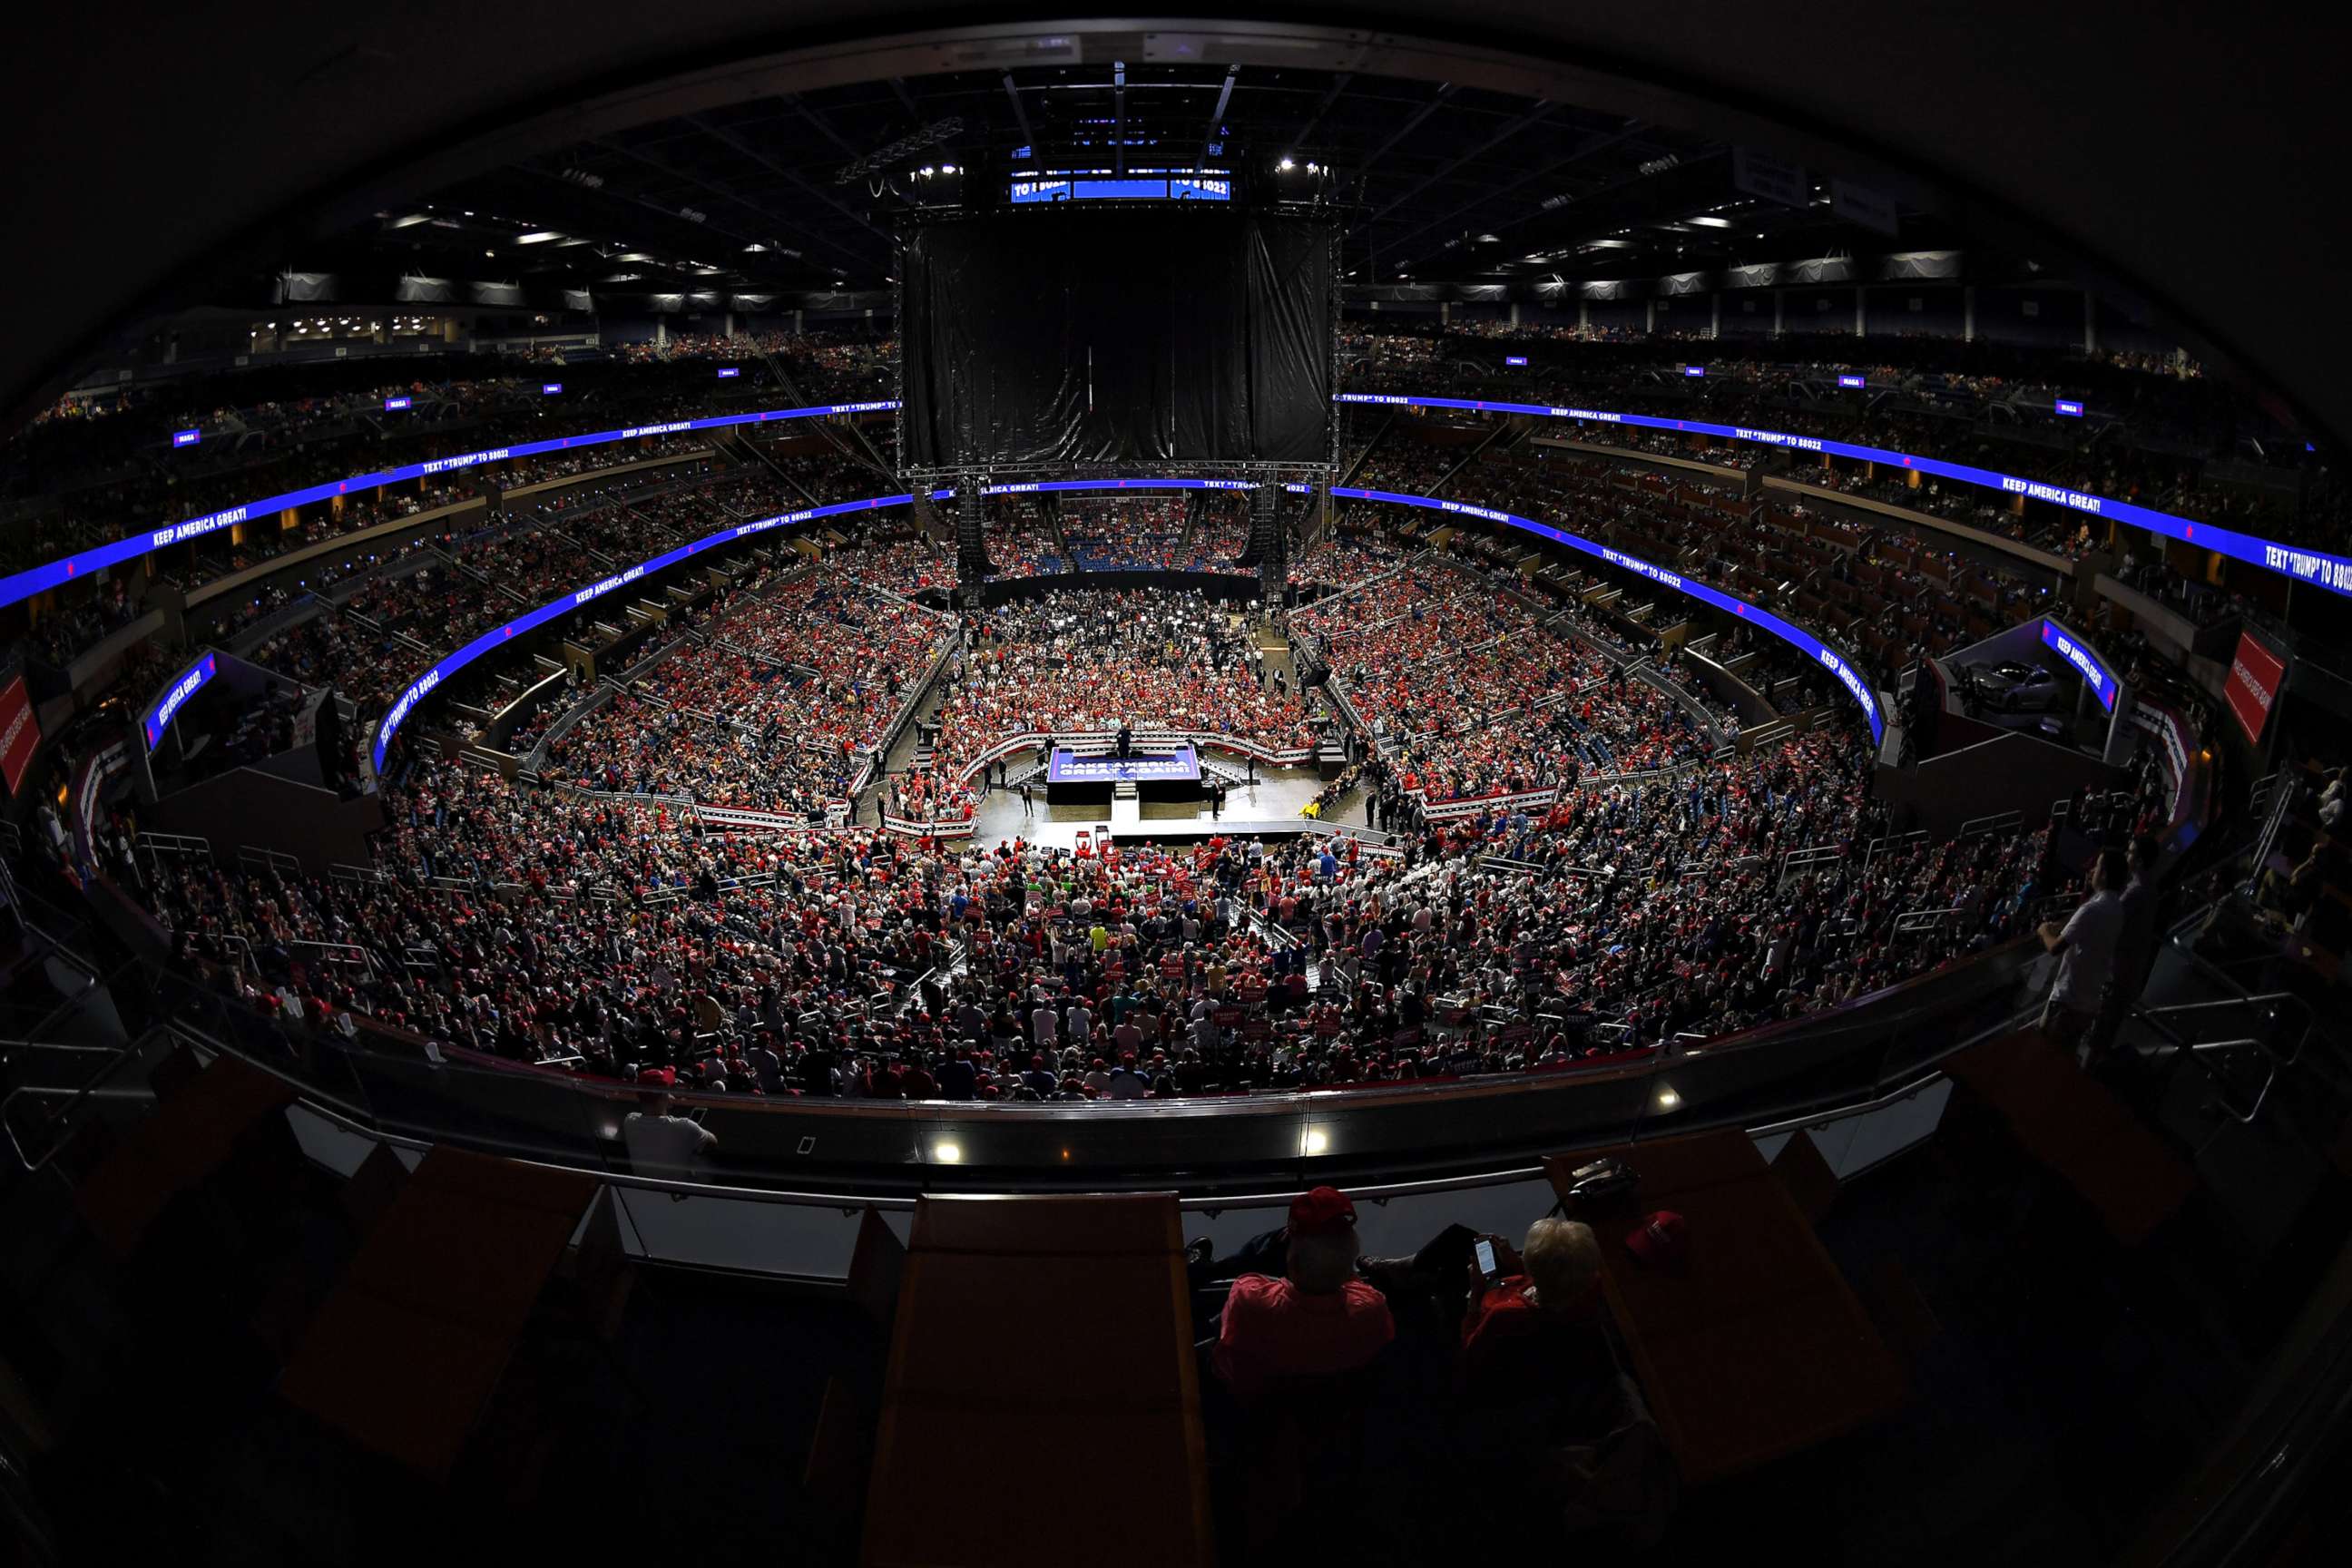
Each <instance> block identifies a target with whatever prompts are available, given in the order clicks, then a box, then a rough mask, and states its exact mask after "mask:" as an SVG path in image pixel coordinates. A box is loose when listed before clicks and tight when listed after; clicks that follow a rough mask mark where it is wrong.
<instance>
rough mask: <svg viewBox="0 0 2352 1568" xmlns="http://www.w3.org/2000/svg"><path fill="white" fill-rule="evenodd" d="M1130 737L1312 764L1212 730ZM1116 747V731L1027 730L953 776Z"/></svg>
mask: <svg viewBox="0 0 2352 1568" xmlns="http://www.w3.org/2000/svg"><path fill="white" fill-rule="evenodd" d="M1130 738H1131V739H1132V740H1133V741H1134V742H1135V745H1136V747H1137V749H1139V750H1141V751H1150V750H1153V749H1154V748H1156V747H1160V746H1192V747H1193V748H1195V749H1196V750H1197V749H1202V748H1212V747H1213V748H1214V749H1215V750H1217V751H1221V752H1239V753H1241V754H1242V755H1244V756H1252V757H1255V758H1256V759H1257V760H1258V761H1259V762H1261V763H1265V764H1266V765H1267V766H1269V767H1276V768H1303V767H1307V766H1308V765H1310V764H1311V763H1313V762H1314V761H1315V751H1316V749H1315V748H1314V747H1313V746H1263V745H1260V744H1258V743H1257V742H1255V741H1249V740H1244V739H1243V738H1242V737H1241V736H1238V735H1228V734H1225V733H1223V732H1222V731H1215V730H1137V731H1132V733H1131V737H1130ZM1117 745H1118V731H1116V730H1093V731H1085V730H1081V731H1070V732H1066V733H1056V734H1047V733H1044V732H1042V731H1024V732H1023V733H1021V734H1017V735H1006V736H1003V737H1002V738H1001V739H999V740H996V741H992V742H990V743H989V744H988V745H986V746H983V747H982V748H981V749H980V750H979V751H978V752H974V753H973V754H972V759H971V761H970V762H969V763H965V764H964V766H963V771H962V772H961V773H959V774H957V775H956V782H957V783H958V784H970V783H971V781H972V780H973V779H975V778H977V777H979V776H980V774H981V772H982V770H983V769H986V768H989V767H992V766H993V765H995V763H997V762H998V761H999V760H1001V759H1003V758H1004V757H1009V756H1011V755H1013V753H1014V752H1030V751H1043V750H1046V749H1048V748H1053V747H1059V748H1061V749H1063V750H1066V751H1070V752H1077V753H1079V754H1080V755H1084V756H1094V755H1097V754H1099V753H1101V752H1108V751H1110V750H1111V749H1112V748H1114V747H1116V746H1117Z"/></svg>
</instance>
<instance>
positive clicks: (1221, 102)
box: [1192, 65, 1242, 169]
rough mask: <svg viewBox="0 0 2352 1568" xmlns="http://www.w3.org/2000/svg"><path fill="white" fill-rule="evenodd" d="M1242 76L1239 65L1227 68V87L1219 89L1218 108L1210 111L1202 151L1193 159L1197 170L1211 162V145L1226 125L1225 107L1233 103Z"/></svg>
mask: <svg viewBox="0 0 2352 1568" xmlns="http://www.w3.org/2000/svg"><path fill="white" fill-rule="evenodd" d="M1241 74H1242V68H1241V67H1239V66H1237V65H1234V66H1227V67H1226V68H1225V85H1224V86H1223V87H1221V88H1219V89H1217V106H1216V107H1215V108H1214V109H1212V110H1209V123H1208V124H1207V126H1206V127H1204V128H1203V129H1202V132H1201V151H1200V152H1199V153H1195V154H1194V155H1193V158H1192V166H1193V167H1194V168H1196V169H1197V168H1199V167H1200V166H1201V165H1202V164H1203V163H1207V162H1208V161H1209V144H1210V143H1211V142H1214V141H1215V140H1216V139H1217V127H1218V126H1220V125H1222V124H1223V123H1224V120H1225V105H1226V104H1228V103H1230V102H1232V101H1233V97H1234V79H1236V78H1238V77H1239V76H1240V75H1241Z"/></svg>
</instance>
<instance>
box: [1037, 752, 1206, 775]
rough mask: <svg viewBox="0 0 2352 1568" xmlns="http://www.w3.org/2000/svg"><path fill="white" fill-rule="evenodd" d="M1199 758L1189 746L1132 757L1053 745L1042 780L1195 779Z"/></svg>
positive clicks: (1199, 765) (1199, 768)
mask: <svg viewBox="0 0 2352 1568" xmlns="http://www.w3.org/2000/svg"><path fill="white" fill-rule="evenodd" d="M1200 776H1201V760H1200V758H1199V757H1198V756H1196V755H1195V754H1194V753H1193V751H1192V747H1190V746H1179V747H1177V748H1176V749H1175V750H1174V751H1172V752H1144V753H1141V754H1139V755H1137V756H1132V757H1112V756H1085V755H1081V754H1080V753H1078V752H1073V751H1071V750H1070V749H1069V748H1068V747H1066V746H1056V747H1055V748H1054V754H1053V756H1052V757H1050V758H1049V759H1047V761H1046V763H1045V782H1046V783H1047V784H1121V783H1126V784H1161V783H1165V782H1167V781H1170V780H1186V781H1197V780H1198V779H1199V778H1200Z"/></svg>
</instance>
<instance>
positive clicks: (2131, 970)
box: [2091, 833, 2163, 1060]
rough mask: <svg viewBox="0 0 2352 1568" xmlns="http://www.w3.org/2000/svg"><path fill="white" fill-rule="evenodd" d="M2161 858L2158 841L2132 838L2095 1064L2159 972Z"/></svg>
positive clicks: (2093, 1049)
mask: <svg viewBox="0 0 2352 1568" xmlns="http://www.w3.org/2000/svg"><path fill="white" fill-rule="evenodd" d="M2158 858H2159V851H2158V847H2157V842H2156V840H2155V839H2154V838H2152V837H2149V836H2147V834H2145V833H2143V834H2141V835H2140V836H2139V837H2137V838H2134V839H2133V840H2132V845H2131V851H2130V865H2131V880H2130V881H2129V882H2128V883H2126V885H2125V887H2124V889H2123V891H2122V893H2120V894H2119V895H2118V899H2119V900H2120V901H2121V903H2122V905H2123V915H2124V918H2123V929H2122V931H2121V932H2120V933H2119V934H2118V936H2117V937H2116V963H2115V972H2114V973H2112V974H2110V975H2109V976H2108V978H2107V991H2106V997H2105V1005H2104V1006H2102V1007H2101V1009H2100V1011H2099V1025H2098V1028H2097V1029H2096V1030H2095V1031H2094V1032H2093V1034H2092V1036H2091V1054H2092V1058H2093V1059H2094V1060H2096V1059H2097V1058H2101V1057H2104V1056H2105V1055H2106V1054H2107V1053H2108V1052H2109V1051H2110V1050H2111V1049H2112V1048H2113V1047H2114V1046H2115V1043H2116V1037H2117V1036H2119V1035H2120V1034H2121V1033H2122V1032H2123V1026H2124V1023H2125V1021H2126V1019H2128V1018H2129V1017H2130V1016H2131V1010H2132V1008H2133V1007H2134V1006H2135V1005H2137V1003H2138V1001H2139V998H2140V993H2142V992H2143V991H2146V990H2147V981H2148V975H2149V974H2150V973H2152V972H2153V971H2154V970H2155V968H2156V958H2157V952H2158V948H2159V947H2160V946H2161V944H2162V935H2163V933H2162V932H2161V931H2158V927H2157V895H2158V888H2157V864H2158ZM2126 1054H2128V1053H2126Z"/></svg>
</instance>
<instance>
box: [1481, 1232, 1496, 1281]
mask: <svg viewBox="0 0 2352 1568" xmlns="http://www.w3.org/2000/svg"><path fill="white" fill-rule="evenodd" d="M1478 1272H1479V1273H1481V1274H1483V1275H1485V1276H1486V1278H1487V1279H1493V1278H1494V1277H1495V1244H1494V1243H1493V1242H1491V1241H1488V1240H1486V1238H1485V1237H1480V1238H1479V1240H1478Z"/></svg>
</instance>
